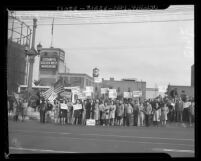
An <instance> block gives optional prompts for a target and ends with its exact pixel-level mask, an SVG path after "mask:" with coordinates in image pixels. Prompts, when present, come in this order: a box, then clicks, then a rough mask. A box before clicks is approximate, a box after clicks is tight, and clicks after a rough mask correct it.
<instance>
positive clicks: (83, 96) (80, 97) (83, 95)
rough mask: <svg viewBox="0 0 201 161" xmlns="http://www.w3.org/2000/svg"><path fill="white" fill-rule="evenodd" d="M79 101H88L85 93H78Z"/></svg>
mask: <svg viewBox="0 0 201 161" xmlns="http://www.w3.org/2000/svg"><path fill="white" fill-rule="evenodd" d="M78 99H82V100H84V99H86V95H85V93H84V92H80V93H78Z"/></svg>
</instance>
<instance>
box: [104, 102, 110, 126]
mask: <svg viewBox="0 0 201 161" xmlns="http://www.w3.org/2000/svg"><path fill="white" fill-rule="evenodd" d="M109 110H110V104H109V102H105V110H104V113H105V125H107V126H109Z"/></svg>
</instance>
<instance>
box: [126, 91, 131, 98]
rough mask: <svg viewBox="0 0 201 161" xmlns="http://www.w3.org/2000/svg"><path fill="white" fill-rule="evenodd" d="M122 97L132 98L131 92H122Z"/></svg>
mask: <svg viewBox="0 0 201 161" xmlns="http://www.w3.org/2000/svg"><path fill="white" fill-rule="evenodd" d="M124 98H132V92H124Z"/></svg>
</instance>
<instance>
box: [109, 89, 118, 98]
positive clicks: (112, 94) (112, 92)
mask: <svg viewBox="0 0 201 161" xmlns="http://www.w3.org/2000/svg"><path fill="white" fill-rule="evenodd" d="M109 98H117V92H116V89H109Z"/></svg>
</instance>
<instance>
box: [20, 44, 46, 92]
mask: <svg viewBox="0 0 201 161" xmlns="http://www.w3.org/2000/svg"><path fill="white" fill-rule="evenodd" d="M41 50H42V45H41V44H38V45H37V51H36V50H35V49H34V48H33V47H32V48H31V49H29V46H28V45H26V46H25V49H24V51H25V56H28V60H29V64H30V66H29V73H28V93H30V91H31V89H32V76H33V64H34V60H35V56H39V55H40V51H41Z"/></svg>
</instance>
